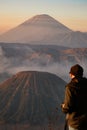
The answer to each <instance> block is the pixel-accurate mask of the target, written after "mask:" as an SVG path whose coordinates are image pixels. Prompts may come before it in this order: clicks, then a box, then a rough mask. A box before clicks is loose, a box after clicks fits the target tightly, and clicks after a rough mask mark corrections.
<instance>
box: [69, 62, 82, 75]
mask: <svg viewBox="0 0 87 130" xmlns="http://www.w3.org/2000/svg"><path fill="white" fill-rule="evenodd" d="M83 71H84V70H83V68H82V67H81V66H80V65H79V64H76V65H74V66H72V67H71V69H70V72H69V74H70V77H71V78H74V77H76V78H80V77H82V76H83Z"/></svg>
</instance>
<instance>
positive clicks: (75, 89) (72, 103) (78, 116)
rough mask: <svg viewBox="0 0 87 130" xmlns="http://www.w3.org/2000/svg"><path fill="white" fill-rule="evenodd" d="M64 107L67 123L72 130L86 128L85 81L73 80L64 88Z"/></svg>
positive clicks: (86, 95) (86, 96) (86, 103)
mask: <svg viewBox="0 0 87 130" xmlns="http://www.w3.org/2000/svg"><path fill="white" fill-rule="evenodd" d="M64 104H65V105H64V107H62V111H63V112H64V113H65V114H66V115H67V122H68V125H70V126H71V127H73V128H76V129H79V128H83V127H84V128H87V79H86V78H84V77H81V78H78V79H76V78H73V79H72V80H71V81H70V83H68V84H67V85H66V87H65V98H64Z"/></svg>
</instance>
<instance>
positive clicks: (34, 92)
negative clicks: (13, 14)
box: [0, 71, 66, 129]
mask: <svg viewBox="0 0 87 130" xmlns="http://www.w3.org/2000/svg"><path fill="white" fill-rule="evenodd" d="M65 84H66V83H65V82H64V81H63V80H62V79H61V78H59V77H58V76H56V75H54V74H51V73H48V72H39V71H23V72H19V73H17V74H16V75H14V76H12V77H11V78H9V79H8V80H6V81H5V82H3V83H2V84H0V128H2V124H3V125H4V126H5V124H8V125H9V129H10V125H11V124H12V125H13V126H14V125H15V124H17V125H18V124H19V125H23V124H26V125H29V126H32V125H33V126H34V127H35V125H37V126H41V125H43V126H44V127H45V126H46V127H47V126H48V125H53V126H54V127H57V128H59V126H60V127H61V125H63V115H62V113H61V110H60V104H61V102H62V100H63V96H64V86H65ZM56 107H58V109H56Z"/></svg>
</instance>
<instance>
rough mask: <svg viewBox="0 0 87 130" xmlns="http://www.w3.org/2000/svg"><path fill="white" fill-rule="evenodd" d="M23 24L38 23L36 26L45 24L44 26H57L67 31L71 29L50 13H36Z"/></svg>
mask: <svg viewBox="0 0 87 130" xmlns="http://www.w3.org/2000/svg"><path fill="white" fill-rule="evenodd" d="M21 25H36V26H44V27H55V28H58V29H61V30H65V31H71V30H70V29H69V28H68V27H66V26H65V25H63V24H61V23H60V22H59V21H57V20H56V19H55V18H53V17H51V16H50V15H48V14H39V15H35V16H33V17H32V18H30V19H28V20H26V21H25V22H24V23H22V24H21Z"/></svg>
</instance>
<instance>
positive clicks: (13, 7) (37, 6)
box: [0, 0, 87, 33]
mask: <svg viewBox="0 0 87 130" xmlns="http://www.w3.org/2000/svg"><path fill="white" fill-rule="evenodd" d="M38 14H48V15H50V16H52V17H54V18H55V19H56V20H58V21H59V22H61V23H63V24H64V25H66V26H67V27H69V28H70V29H72V30H75V31H76V30H78V31H83V32H85V31H86V32H87V0H0V33H3V32H4V31H7V30H9V29H11V28H13V27H15V26H17V25H19V24H21V23H22V22H24V21H26V20H27V19H29V18H31V17H33V16H35V15H38Z"/></svg>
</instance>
